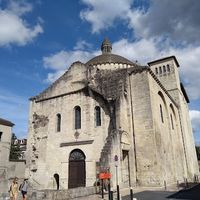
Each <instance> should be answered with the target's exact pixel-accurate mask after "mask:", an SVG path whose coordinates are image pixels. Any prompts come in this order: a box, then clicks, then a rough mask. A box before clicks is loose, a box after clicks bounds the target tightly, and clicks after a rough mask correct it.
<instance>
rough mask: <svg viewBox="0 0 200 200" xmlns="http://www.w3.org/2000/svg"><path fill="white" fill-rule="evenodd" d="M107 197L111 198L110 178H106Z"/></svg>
mask: <svg viewBox="0 0 200 200" xmlns="http://www.w3.org/2000/svg"><path fill="white" fill-rule="evenodd" d="M108 198H109V200H111V190H110V179H108Z"/></svg>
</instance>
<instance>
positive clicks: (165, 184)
mask: <svg viewBox="0 0 200 200" xmlns="http://www.w3.org/2000/svg"><path fill="white" fill-rule="evenodd" d="M164 186H165V190H167V183H166V181H164Z"/></svg>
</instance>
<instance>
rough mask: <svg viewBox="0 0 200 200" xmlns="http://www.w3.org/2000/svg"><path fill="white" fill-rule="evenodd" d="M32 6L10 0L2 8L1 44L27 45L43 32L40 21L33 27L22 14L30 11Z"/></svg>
mask: <svg viewBox="0 0 200 200" xmlns="http://www.w3.org/2000/svg"><path fill="white" fill-rule="evenodd" d="M31 10H32V6H31V5H30V4H28V3H23V1H22V2H21V3H20V2H18V3H16V2H14V1H10V2H9V4H8V6H7V8H6V9H4V10H2V9H0V46H8V45H11V44H17V45H20V46H23V45H26V44H27V43H28V42H30V41H32V40H33V39H34V38H35V37H37V36H38V34H40V33H42V32H43V29H42V26H41V24H40V23H38V24H36V25H35V26H33V27H31V26H30V25H29V24H28V23H27V22H26V21H25V20H24V19H23V18H22V15H23V14H26V13H27V12H30V11H31Z"/></svg>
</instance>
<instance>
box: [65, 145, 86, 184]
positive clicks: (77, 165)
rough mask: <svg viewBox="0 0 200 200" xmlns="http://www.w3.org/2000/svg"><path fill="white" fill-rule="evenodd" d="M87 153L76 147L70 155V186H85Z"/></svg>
mask: <svg viewBox="0 0 200 200" xmlns="http://www.w3.org/2000/svg"><path fill="white" fill-rule="evenodd" d="M85 174H86V173H85V155H84V153H83V152H82V151H81V150H80V149H74V150H73V151H72V152H71V153H70V156H69V176H68V177H69V180H68V188H76V187H85V177H86V175H85Z"/></svg>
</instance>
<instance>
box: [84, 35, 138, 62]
mask: <svg viewBox="0 0 200 200" xmlns="http://www.w3.org/2000/svg"><path fill="white" fill-rule="evenodd" d="M101 51H102V55H99V56H96V57H94V58H92V59H91V60H89V61H88V62H87V63H86V65H97V64H105V63H118V64H129V65H136V64H135V63H133V62H131V61H130V60H128V59H126V58H124V57H122V56H119V55H116V54H112V53H111V51H112V45H111V43H110V41H109V40H108V39H107V38H105V39H104V41H103V42H102V45H101Z"/></svg>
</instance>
